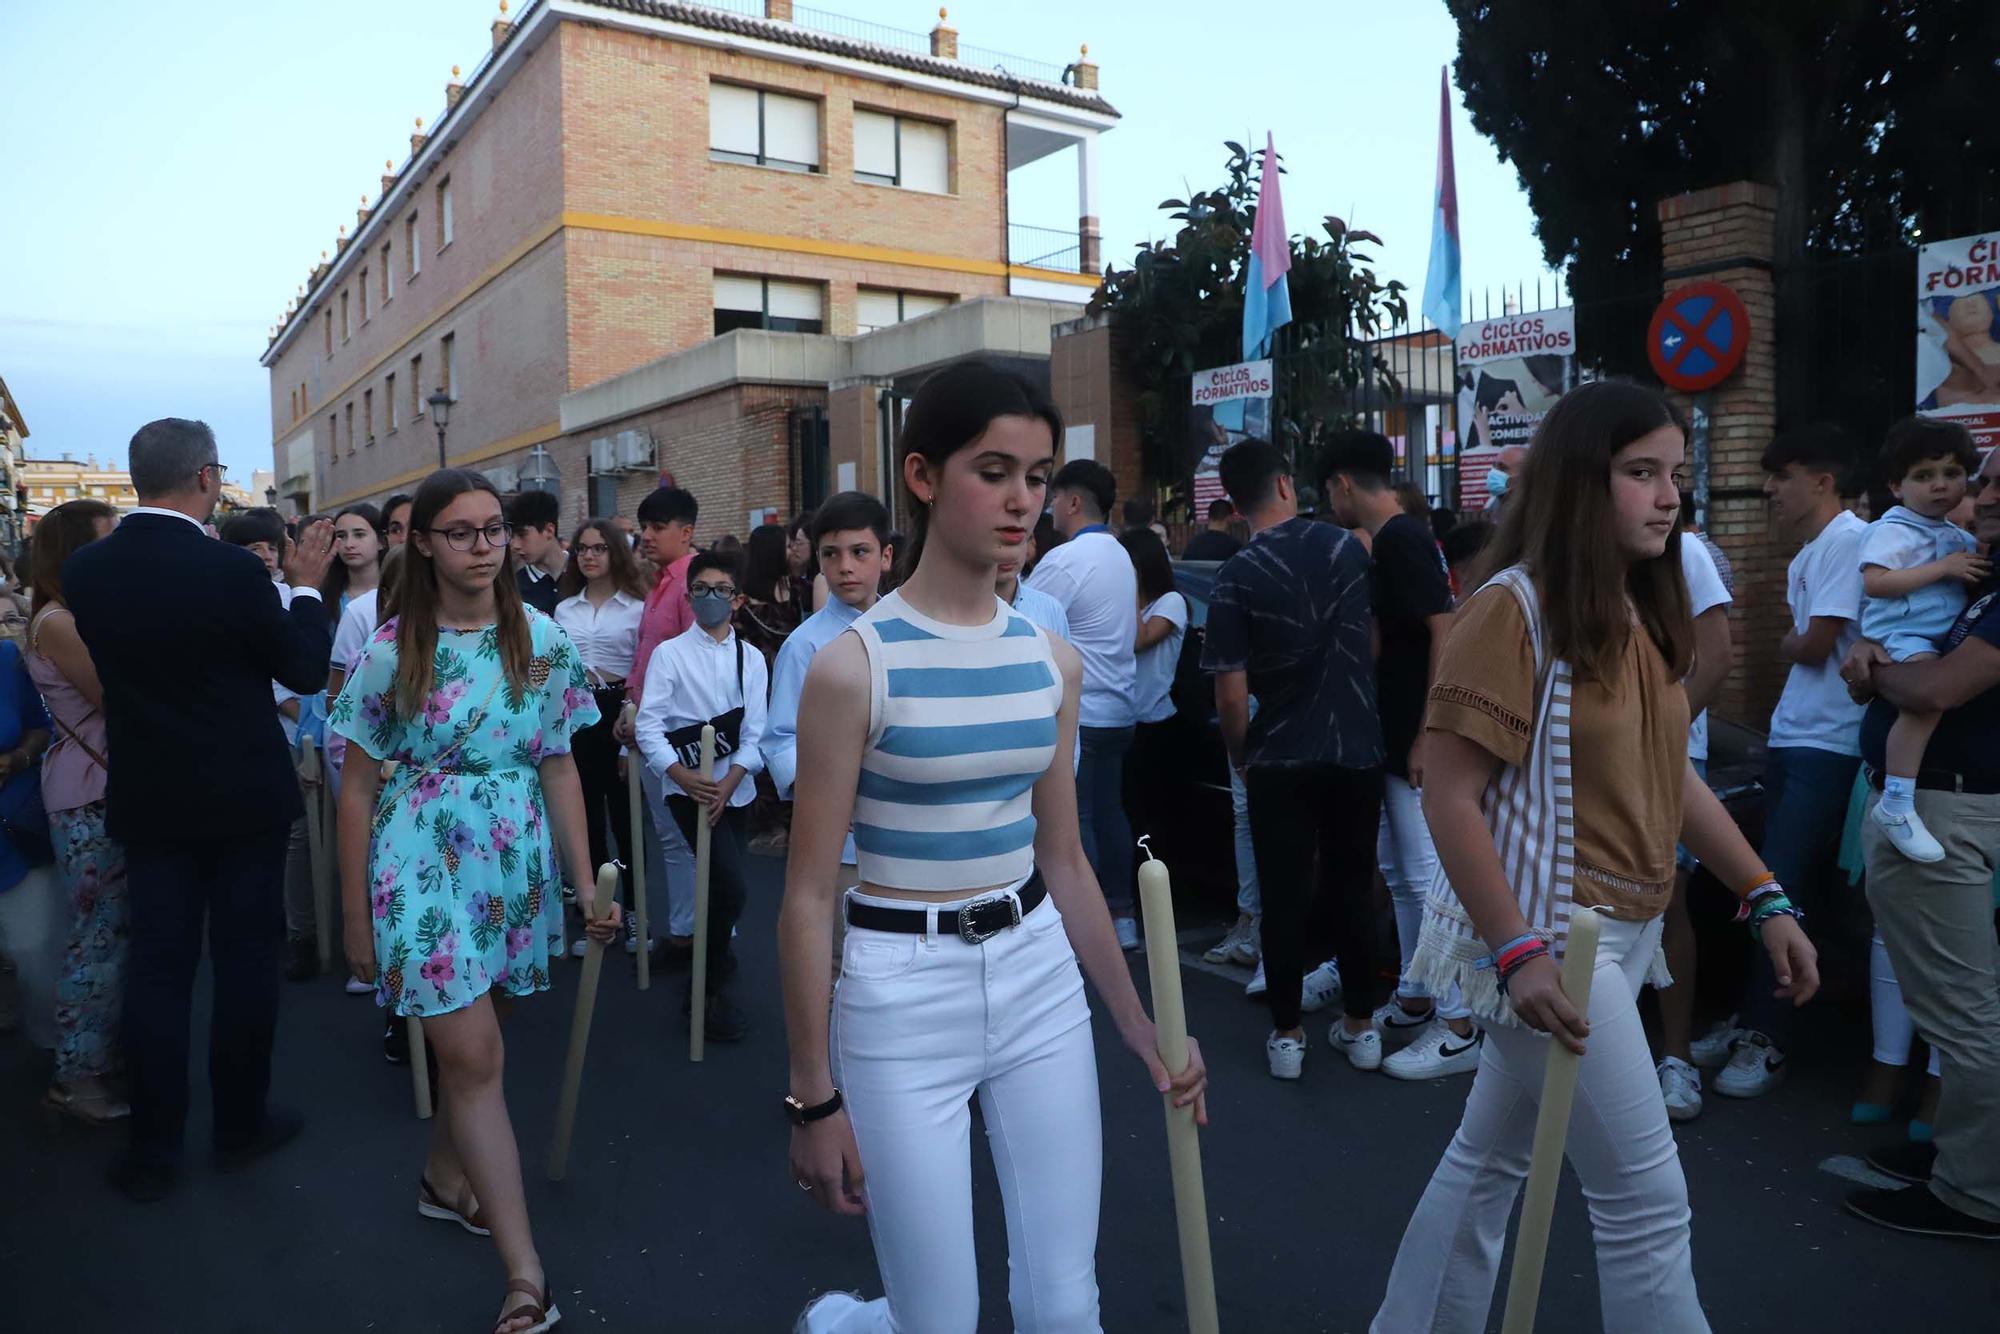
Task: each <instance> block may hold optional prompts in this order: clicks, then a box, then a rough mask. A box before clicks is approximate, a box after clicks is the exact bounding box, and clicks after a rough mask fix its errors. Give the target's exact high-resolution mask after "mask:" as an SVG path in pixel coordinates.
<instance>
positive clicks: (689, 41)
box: [262, 0, 1117, 532]
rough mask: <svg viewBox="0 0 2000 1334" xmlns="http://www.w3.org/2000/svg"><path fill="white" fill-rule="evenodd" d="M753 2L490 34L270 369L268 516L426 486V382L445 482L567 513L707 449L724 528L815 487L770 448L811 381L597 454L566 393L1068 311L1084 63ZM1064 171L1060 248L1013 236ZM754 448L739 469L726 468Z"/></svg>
mask: <svg viewBox="0 0 2000 1334" xmlns="http://www.w3.org/2000/svg"><path fill="white" fill-rule="evenodd" d="M763 9H764V15H763V16H761V17H750V16H746V15H743V14H741V13H738V12H734V11H733V10H725V9H721V8H714V7H708V6H700V5H692V4H677V3H668V2H666V0H529V3H528V4H527V5H526V6H525V7H524V8H523V10H522V12H521V13H520V14H519V15H518V16H517V17H516V18H515V19H514V20H511V21H510V20H508V19H506V18H504V17H503V18H502V19H501V20H500V21H498V22H496V23H495V24H494V26H493V46H492V50H491V51H490V52H489V53H488V55H487V56H486V58H485V59H484V60H483V61H482V62H481V63H480V65H479V66H478V67H477V68H476V69H475V70H474V71H473V73H472V74H471V75H470V76H469V77H467V78H466V79H465V80H464V81H463V83H459V82H456V81H454V83H452V84H451V85H450V86H449V87H448V88H447V90H446V99H447V109H446V111H445V113H444V114H443V116H442V117H441V118H440V119H439V120H438V121H437V123H436V124H435V125H434V126H433V127H432V128H431V130H430V131H429V132H428V133H424V132H422V131H421V129H420V131H419V133H417V134H415V135H413V136H412V139H411V153H410V156H409V159H408V161H407V162H405V163H404V165H403V166H402V168H401V169H400V170H395V171H393V172H391V173H390V174H386V175H384V177H383V179H382V190H381V194H380V196H379V199H378V201H377V203H376V205H375V206H374V207H373V208H370V207H367V206H366V201H365V200H364V206H363V207H362V209H361V211H360V212H359V214H358V215H357V218H356V222H355V226H354V227H353V229H352V231H351V234H348V233H346V232H344V233H343V236H342V238H341V239H340V241H339V242H338V244H337V247H336V251H335V253H334V254H332V255H331V256H329V257H326V258H324V259H323V262H322V263H320V264H319V265H318V266H317V267H315V268H314V270H313V272H312V274H311V277H310V280H309V282H308V283H307V284H306V285H305V286H304V287H303V288H302V289H301V295H300V297H299V299H298V301H297V302H296V303H295V304H294V306H293V308H292V309H291V310H290V312H289V313H288V315H287V317H286V319H285V321H284V322H283V324H282V325H281V326H280V327H279V328H278V330H277V331H276V332H275V334H274V335H273V337H272V339H271V342H270V345H269V347H268V348H267V349H266V351H265V353H264V356H263V359H262V360H263V364H264V365H265V366H266V367H267V368H268V369H269V370H270V373H271V413H272V422H273V444H272V452H273V465H274V470H275V472H276V476H277V484H276V485H277V489H278V491H279V492H280V494H281V496H282V497H283V498H284V499H285V500H286V501H288V502H289V505H290V508H292V509H294V510H296V511H300V512H303V511H306V510H313V509H316V510H329V509H331V508H332V507H334V506H336V505H339V504H343V503H346V502H349V501H354V500H363V499H379V498H380V497H382V496H384V495H386V494H387V493H389V492H391V491H394V490H398V489H406V488H408V487H410V486H411V485H412V484H413V483H414V482H416V481H417V480H418V479H420V478H421V477H422V476H423V475H424V474H425V473H426V472H428V471H429V470H430V469H431V468H433V467H434V466H436V463H437V458H438V448H439V446H438V439H437V433H436V432H435V430H434V429H433V422H432V416H433V414H431V413H430V411H429V409H428V406H427V400H428V399H429V397H430V396H431V395H432V394H433V393H435V392H437V391H438V390H440V389H443V390H444V391H445V392H447V393H448V394H449V395H450V397H451V399H452V404H451V408H450V412H449V423H448V430H447V432H446V453H447V455H448V457H449V460H450V462H452V463H454V464H460V465H467V466H477V467H480V468H482V469H485V470H487V471H488V473H489V475H493V476H495V478H496V480H497V481H499V482H500V484H501V485H502V488H503V489H513V488H514V487H516V486H518V485H520V483H521V479H522V478H523V476H524V471H523V470H524V468H525V469H528V470H529V471H528V472H527V473H526V474H525V475H528V476H532V475H534V474H535V473H536V472H539V471H542V470H544V469H546V467H547V466H548V465H549V464H551V463H552V464H553V466H554V467H555V468H556V469H557V470H559V471H560V482H559V483H558V484H557V485H558V486H559V489H560V492H561V495H562V498H563V502H564V513H565V516H566V518H567V517H570V516H580V515H581V514H583V513H584V512H586V510H587V508H589V506H590V504H591V502H592V501H593V500H594V499H599V498H602V499H606V500H608V499H610V498H611V496H612V494H613V492H614V491H624V492H631V491H635V490H638V489H640V484H641V482H642V481H643V482H647V483H648V484H650V479H653V478H656V477H657V476H658V474H659V471H660V470H661V468H663V467H666V466H668V465H667V462H666V461H665V460H662V459H660V458H659V457H658V451H659V447H660V446H661V445H662V444H670V450H669V452H670V453H671V454H672V455H673V456H674V458H675V459H677V460H688V462H685V463H682V464H680V465H679V466H682V467H683V469H684V470H685V468H687V467H693V466H697V465H696V464H695V463H694V462H692V461H693V460H699V459H706V458H707V457H708V454H709V451H710V449H711V448H713V449H715V450H717V451H722V452H724V453H726V454H727V455H728V462H729V463H730V464H731V465H732V466H734V465H735V464H737V463H741V464H742V465H743V467H745V468H747V469H749V471H748V472H746V473H745V474H744V476H745V478H746V480H745V481H744V482H743V483H742V490H741V493H740V494H739V495H738V496H737V497H736V500H737V501H738V502H740V503H734V504H732V505H731V506H730V509H731V510H734V509H738V508H740V509H742V510H744V512H745V515H746V517H747V515H748V512H749V510H750V509H751V508H753V507H756V506H764V507H779V506H785V505H789V504H792V503H794V502H795V500H796V499H797V498H798V497H799V496H801V495H811V494H817V493H819V492H821V491H824V490H825V489H826V488H827V487H829V486H830V485H831V484H832V482H833V477H832V475H831V467H830V463H829V461H828V456H827V453H826V450H825V448H823V447H822V445H823V442H822V441H819V440H818V439H817V438H815V439H814V440H811V441H808V444H809V445H810V446H811V447H808V448H795V447H794V445H795V443H796V442H795V439H794V437H795V435H796V434H797V433H798V431H799V430H800V429H801V428H798V427H795V426H793V425H792V422H793V413H794V410H795V409H797V408H800V407H804V408H812V407H815V406H823V405H824V404H825V403H827V402H828V401H829V399H830V398H831V396H832V395H833V394H834V392H835V383H834V381H833V380H832V379H828V380H822V381H819V382H817V383H816V384H805V385H799V384H794V385H793V386H792V387H791V389H788V390H787V391H786V392H784V393H783V394H775V396H774V390H773V389H772V387H771V382H770V381H769V379H768V376H764V377H760V376H759V375H756V374H751V375H749V376H747V377H737V378H736V379H734V380H732V381H730V382H729V385H728V387H727V389H726V392H722V393H720V394H718V392H717V391H718V390H719V389H722V388H723V386H721V385H720V384H718V383H709V382H708V381H702V382H701V383H703V384H705V385H706V386H707V388H706V390H705V391H704V393H703V394H701V395H699V397H700V398H701V399H702V401H701V402H700V403H699V404H696V405H694V406H690V407H684V408H681V409H680V410H679V411H678V413H676V414H672V415H671V416H670V417H667V418H662V419H660V420H658V421H655V422H652V423H650V424H649V425H647V426H646V428H645V429H643V430H642V429H640V428H639V427H637V426H633V425H622V426H620V427H619V430H618V431H613V432H609V433H606V432H602V431H598V430H596V429H595V428H594V427H584V426H582V425H580V424H579V425H577V426H572V425H570V421H571V418H572V416H573V414H572V413H571V412H569V411H568V410H566V409H564V408H563V407H562V404H563V403H564V402H565V401H566V396H569V397H570V398H574V397H575V396H576V395H578V394H580V393H583V392H584V391H587V390H588V389H589V388H590V387H591V386H595V385H598V384H601V383H603V382H606V381H609V380H613V379H615V378H617V377H620V376H624V375H626V374H627V373H629V372H633V371H635V370H637V369H638V368H641V367H646V366H649V365H650V364H652V363H656V362H659V361H660V360H661V359H662V358H672V357H674V356H675V355H676V354H683V353H687V352H688V351H689V349H698V348H700V347H702V346H705V345H714V344H715V343H731V344H732V345H742V346H744V347H745V348H749V347H752V346H755V347H764V346H766V345H767V342H769V341H771V340H775V341H776V342H777V343H782V342H783V340H785V339H786V338H787V337H803V338H807V339H809V340H812V341H815V342H818V341H821V340H828V341H830V342H833V343H836V344H837V343H838V342H839V341H840V340H842V339H852V338H857V337H860V336H861V335H869V337H868V338H862V339H861V341H863V342H870V340H871V339H874V340H878V341H876V342H874V343H873V344H872V345H875V346H880V343H879V338H880V335H881V333H882V332H884V331H886V330H888V328H889V326H892V325H895V324H897V323H899V322H901V321H904V320H908V319H912V318H915V317H918V316H924V315H933V314H938V313H946V312H948V310H949V308H951V307H954V306H956V305H958V304H959V303H963V302H967V301H969V300H970V299H972V298H979V297H1015V298H1021V299H1023V300H1022V302H1021V304H1022V305H1023V306H1024V307H1027V308H1029V309H1032V310H1037V311H1039V310H1040V309H1041V308H1042V307H1044V306H1047V305H1048V304H1049V303H1051V302H1055V303H1061V304H1067V305H1068V307H1069V313H1070V314H1072V315H1074V314H1075V313H1077V311H1076V307H1077V305H1079V304H1080V303H1081V302H1083V301H1084V300H1086V299H1087V298H1088V297H1089V295H1090V293H1091V291H1092V290H1093V289H1094V288H1095V286H1096V278H1095V277H1094V276H1093V275H1094V273H1095V271H1096V269H1097V268H1098V237H1097V220H1096V217H1095V213H1096V204H1095V191H1096V184H1095V180H1096V142H1097V136H1098V135H1099V134H1100V133H1102V132H1103V131H1105V130H1108V129H1110V128H1112V127H1113V126H1114V125H1115V124H1116V121H1117V113H1116V112H1115V111H1114V110H1113V109H1112V108H1111V107H1110V106H1109V104H1107V103H1106V102H1105V101H1104V100H1103V99H1102V97H1101V96H1099V94H1098V92H1097V91H1096V85H1097V70H1096V68H1095V67H1094V66H1092V65H1090V64H1088V63H1087V60H1086V61H1079V62H1077V63H1075V64H1072V65H1071V66H1069V67H1068V68H1066V69H1058V68H1057V67H1055V66H1053V65H1049V66H1042V65H1037V64H1036V63H1035V62H1032V61H1020V60H1014V59H1013V58H1010V57H1002V56H998V55H996V54H995V53H991V52H975V51H973V50H972V49H971V48H967V49H966V50H965V51H964V52H963V53H961V51H960V48H959V46H958V40H957V34H956V33H955V32H954V31H952V30H951V29H950V28H949V27H947V26H946V21H945V20H942V19H941V20H940V22H939V25H938V27H937V29H936V30H934V31H933V32H931V33H930V34H929V35H928V37H925V36H922V35H916V34H897V33H893V32H891V31H889V30H883V29H875V28H872V27H871V26H870V25H865V24H853V23H848V22H845V21H841V22H838V23H831V24H829V23H828V19H829V18H830V16H824V15H817V14H816V13H814V14H812V15H811V17H812V18H813V21H814V22H816V23H820V24H823V25H826V26H832V27H838V28H840V29H842V31H841V32H828V31H823V30H821V29H820V28H818V27H811V26H805V24H804V23H794V22H792V21H790V20H791V18H792V6H791V5H790V4H789V3H787V2H786V0H767V2H766V3H765V5H764V6H763ZM801 17H802V18H804V17H806V15H802V16H801ZM849 31H866V32H867V33H868V38H867V39H865V40H864V39H863V38H861V37H857V36H851V35H844V34H845V33H847V32H849ZM906 39H907V40H906ZM918 47H920V48H921V49H914V48H918ZM996 66H997V68H996ZM1016 70H1018V71H1019V72H1014V71H1016ZM1072 148H1073V149H1074V151H1075V156H1076V160H1077V165H1078V181H1079V183H1078V192H1077V193H1078V201H1079V208H1078V218H1077V220H1076V222H1075V225H1074V226H1073V227H1069V226H1067V225H1066V226H1065V227H1064V228H1062V229H1040V228H1029V227H1023V226H1020V225H1016V224H1015V221H1014V219H1013V218H1011V217H1010V214H1009V204H1008V188H1007V182H1008V175H1009V172H1010V171H1013V170H1016V169H1018V168H1020V167H1021V166H1023V165H1025V164H1027V163H1029V162H1032V161H1035V160H1038V159H1040V158H1042V157H1045V156H1047V155H1049V154H1051V153H1055V152H1059V151H1063V150H1065V149H1072ZM1017 261H1026V262H1017ZM1030 322H1032V320H1031V321H1030ZM1043 323H1044V330H1046V326H1047V320H1046V318H1044V322H1043ZM725 334H726V335H730V337H728V338H723V339H720V340H717V338H716V336H717V335H725ZM968 350H980V349H979V348H977V347H972V348H968ZM731 355H734V354H731ZM829 355H831V354H829ZM846 355H847V354H840V355H833V356H832V359H831V360H827V358H826V357H824V356H823V357H822V361H823V362H824V364H825V365H826V366H829V367H833V366H835V364H836V363H838V362H840V361H841V358H842V357H843V356H846ZM1042 356H1043V358H1044V359H1045V358H1046V356H1047V351H1046V348H1044V350H1043V352H1042ZM850 359H851V358H850ZM863 360H865V358H863ZM667 378H668V379H671V378H672V377H671V376H668V377H667ZM659 379H660V377H659V376H655V377H654V381H655V382H658V381H659ZM760 379H762V380H763V381H764V383H763V384H762V385H761V386H760V385H759V384H758V383H756V382H757V381H758V380H760ZM690 383H692V382H690ZM799 390H805V391H810V392H806V393H804V394H803V396H802V395H801V394H800V393H799V392H796V391H799ZM814 394H816V395H817V396H818V401H817V402H816V403H815V402H814V401H813V395H814ZM781 400H782V401H781ZM575 420H576V421H577V422H578V423H582V422H583V420H584V418H583V417H582V416H576V417H575ZM593 420H594V421H596V422H598V423H600V424H601V422H602V420H603V419H602V418H595V419H593ZM744 423H752V424H753V425H752V426H751V427H750V428H749V434H748V435H747V436H746V435H745V427H744V425H743V424H744ZM668 426H671V429H670V430H668V429H666V428H667V427H668ZM655 427H657V428H660V429H654V428H655ZM815 429H817V428H815ZM684 432H685V434H683V433H684ZM807 434H808V435H810V434H811V432H807ZM621 435H622V438H621ZM751 437H754V438H755V439H754V448H755V449H757V450H759V451H761V452H759V453H757V456H756V457H755V458H754V459H740V458H738V457H737V455H738V454H739V453H740V452H741V451H742V450H743V449H745V448H750V447H752V444H750V443H746V442H750V441H751ZM599 440H604V441H605V443H603V444H601V445H597V444H595V443H594V442H597V441H599ZM538 448H539V450H540V452H539V453H535V451H537V449H538ZM621 450H622V451H623V452H622V453H621V452H620V451H621ZM593 455H595V456H596V457H595V464H596V465H597V466H596V467H593V466H592V464H593ZM531 460H532V461H531ZM814 467H819V468H820V472H819V473H816V474H813V475H802V474H800V473H799V472H798V470H799V469H800V468H807V469H811V468H814ZM594 475H595V476H596V477H597V484H596V487H595V490H596V492H597V495H596V496H593V495H592V490H593V487H592V478H593V476H594ZM735 526H736V524H735V523H734V522H731V523H728V524H725V525H723V526H722V527H718V528H716V529H714V530H713V531H718V532H719V531H724V530H725V529H733V528H734V527H735Z"/></svg>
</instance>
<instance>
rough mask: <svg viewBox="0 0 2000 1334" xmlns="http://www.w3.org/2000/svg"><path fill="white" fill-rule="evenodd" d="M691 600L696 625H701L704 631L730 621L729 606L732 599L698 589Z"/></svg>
mask: <svg viewBox="0 0 2000 1334" xmlns="http://www.w3.org/2000/svg"><path fill="white" fill-rule="evenodd" d="M691 600H692V601H693V603H694V619H695V624H697V625H699V626H700V627H701V628H702V629H704V630H713V629H714V628H715V627H716V626H718V625H721V624H722V623H723V622H724V621H726V620H728V619H729V613H730V610H731V608H730V606H729V604H730V602H731V601H732V599H730V598H726V597H724V596H723V595H722V594H720V593H711V592H709V591H708V590H707V589H703V588H697V589H696V590H695V591H694V594H693V596H692V598H691Z"/></svg>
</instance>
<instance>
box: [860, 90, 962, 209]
mask: <svg viewBox="0 0 2000 1334" xmlns="http://www.w3.org/2000/svg"><path fill="white" fill-rule="evenodd" d="M854 114H855V162H856V166H855V168H854V179H855V180H857V181H859V182H861V183H862V184H863V185H881V186H887V187H889V188H892V189H897V190H913V191H916V192H917V193H919V194H937V195H948V194H950V193H951V156H952V152H951V126H950V125H948V124H945V123H944V122H942V121H935V120H924V119H923V118H922V117H918V116H899V115H897V114H895V113H894V112H890V111H877V110H876V109H875V108H873V107H856V108H855V109H854ZM864 115H866V116H879V117H881V118H882V119H884V120H886V121H888V122H889V125H890V141H891V143H892V145H893V147H894V153H895V163H894V172H893V174H891V175H884V174H883V173H881V172H879V171H863V170H862V169H861V167H860V165H859V163H860V160H861V156H860V154H861V144H860V124H861V120H860V118H861V117H862V116H864ZM905 125H921V126H923V127H924V128H926V129H930V130H936V131H938V132H939V133H940V134H941V135H943V137H944V180H943V181H942V182H941V183H939V185H938V186H937V188H935V189H933V188H932V187H931V186H929V185H912V184H910V182H909V175H910V173H909V171H908V170H907V168H906V166H905V164H904V161H903V127H904V126H905Z"/></svg>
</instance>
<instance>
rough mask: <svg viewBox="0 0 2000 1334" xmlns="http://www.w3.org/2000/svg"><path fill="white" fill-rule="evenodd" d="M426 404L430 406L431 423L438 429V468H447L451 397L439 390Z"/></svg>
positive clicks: (426, 400)
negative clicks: (446, 438)
mask: <svg viewBox="0 0 2000 1334" xmlns="http://www.w3.org/2000/svg"><path fill="white" fill-rule="evenodd" d="M424 402H426V403H428V404H429V405H430V409H431V423H432V424H433V425H434V426H436V427H437V433H438V467H440V468H442V467H444V466H445V463H444V428H445V427H446V426H447V425H448V424H450V421H451V395H450V394H447V393H446V392H445V391H444V390H442V389H439V390H437V391H436V392H434V393H433V394H432V395H431V396H430V397H429V398H427V399H425V400H424Z"/></svg>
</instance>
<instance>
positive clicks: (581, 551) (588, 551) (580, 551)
mask: <svg viewBox="0 0 2000 1334" xmlns="http://www.w3.org/2000/svg"><path fill="white" fill-rule="evenodd" d="M574 550H575V551H576V554H577V555H579V556H608V555H610V554H611V548H610V547H607V546H605V545H604V544H603V543H602V542H584V543H581V544H580V545H578V546H577V547H575V548H574Z"/></svg>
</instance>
